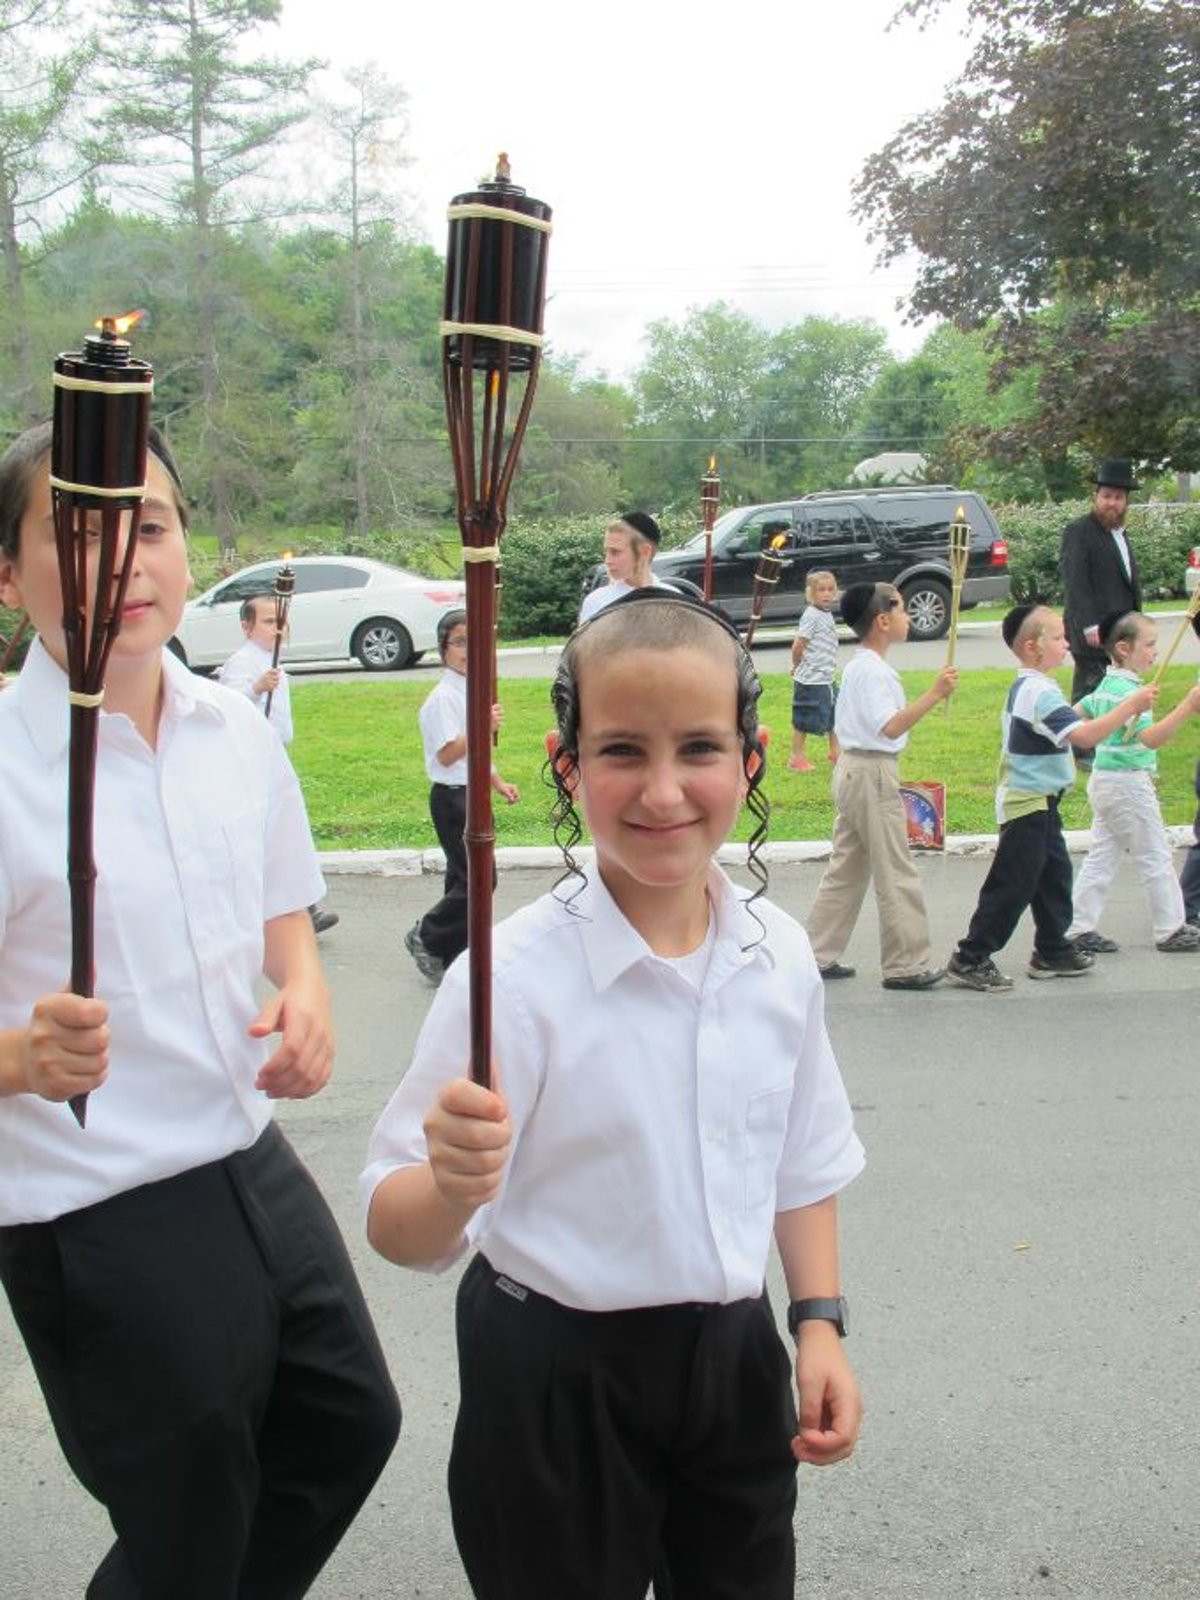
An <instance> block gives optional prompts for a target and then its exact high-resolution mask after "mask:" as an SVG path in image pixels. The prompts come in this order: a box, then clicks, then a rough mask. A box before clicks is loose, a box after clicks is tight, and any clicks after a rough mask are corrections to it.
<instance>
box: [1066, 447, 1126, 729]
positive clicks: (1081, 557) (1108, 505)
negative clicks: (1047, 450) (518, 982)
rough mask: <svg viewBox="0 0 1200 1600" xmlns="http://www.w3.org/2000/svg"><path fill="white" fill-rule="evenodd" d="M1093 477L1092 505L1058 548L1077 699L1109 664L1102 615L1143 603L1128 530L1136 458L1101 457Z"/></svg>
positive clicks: (1069, 527) (1072, 524) (1074, 699)
mask: <svg viewBox="0 0 1200 1600" xmlns="http://www.w3.org/2000/svg"><path fill="white" fill-rule="evenodd" d="M1092 483H1093V485H1094V493H1093V495H1092V509H1091V511H1089V512H1088V514H1087V516H1086V517H1080V518H1079V520H1078V521H1077V522H1069V523H1068V524H1067V526H1066V527H1065V528H1064V529H1063V536H1062V543H1061V545H1060V546H1059V552H1058V570H1059V574H1060V576H1061V578H1062V586H1063V601H1064V605H1063V621H1064V622H1065V623H1066V628H1067V638H1068V640H1069V641H1070V645H1071V655H1072V656H1073V657H1074V661H1075V676H1074V678H1073V680H1072V683H1071V701H1072V704H1074V705H1078V703H1079V701H1080V700H1081V699H1082V698H1083V696H1084V695H1085V694H1090V692H1091V691H1092V690H1093V689H1094V688H1095V687H1096V685H1097V684H1098V683H1099V682H1100V679H1101V678H1102V677H1103V676H1104V673H1105V671H1106V669H1107V667H1108V657H1107V656H1106V655H1105V654H1104V651H1103V649H1102V648H1101V644H1100V618H1101V617H1103V616H1105V615H1106V614H1107V613H1108V612H1110V611H1116V612H1125V611H1140V610H1141V609H1142V590H1141V584H1140V582H1139V580H1138V567H1137V558H1136V557H1135V556H1134V553H1133V546H1132V545H1131V544H1130V542H1129V538H1128V536H1127V534H1126V532H1125V515H1126V512H1127V511H1128V509H1129V496H1130V493H1131V492H1132V491H1133V490H1134V489H1136V488H1137V487H1138V485H1137V484H1136V483H1135V482H1134V481H1133V470H1132V463H1131V462H1129V461H1123V460H1109V461H1103V462H1101V464H1100V467H1099V470H1098V471H1097V473H1096V475H1095V477H1094V478H1093V479H1092Z"/></svg>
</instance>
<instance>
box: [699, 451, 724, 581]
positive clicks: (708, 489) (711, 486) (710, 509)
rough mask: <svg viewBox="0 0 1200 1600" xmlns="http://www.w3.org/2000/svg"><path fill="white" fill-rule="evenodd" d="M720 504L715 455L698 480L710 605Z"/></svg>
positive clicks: (711, 457)
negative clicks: (714, 539) (713, 545)
mask: <svg viewBox="0 0 1200 1600" xmlns="http://www.w3.org/2000/svg"><path fill="white" fill-rule="evenodd" d="M720 504H721V474H720V473H719V472H718V471H717V458H716V456H715V455H712V456H709V458H708V471H707V472H706V473H705V474H704V476H703V477H702V478H701V479H700V512H701V515H702V516H703V518H704V600H705V603H706V604H707V605H711V604H712V592H713V548H712V536H713V524H714V523H715V522H716V520H717V508H718V507H719V506H720Z"/></svg>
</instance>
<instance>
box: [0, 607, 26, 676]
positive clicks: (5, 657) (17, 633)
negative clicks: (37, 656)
mask: <svg viewBox="0 0 1200 1600" xmlns="http://www.w3.org/2000/svg"><path fill="white" fill-rule="evenodd" d="M28 628H29V613H28V611H22V612H21V614H20V616H19V617H18V618H17V625H16V627H15V628H14V629H13V631H12V633H11V634H10V635H9V638H8V642H7V643H6V644H5V646H4V649H3V651H0V674H2V673H5V672H7V671H8V669H9V667H11V666H12V664H13V658H14V657H15V656H16V653H17V646H18V645H19V644H20V642H21V640H22V639H23V638H24V637H25V634H26V632H27V630H28Z"/></svg>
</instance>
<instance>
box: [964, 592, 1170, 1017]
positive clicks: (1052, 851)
mask: <svg viewBox="0 0 1200 1600" xmlns="http://www.w3.org/2000/svg"><path fill="white" fill-rule="evenodd" d="M1003 633H1004V642H1005V644H1006V645H1007V646H1008V648H1009V649H1010V650H1011V651H1012V653H1013V654H1014V655H1015V656H1016V658H1017V660H1018V661H1019V662H1020V663H1021V668H1020V671H1019V672H1018V673H1017V676H1016V679H1015V680H1014V682H1013V685H1012V688H1011V689H1010V690H1009V691H1008V698H1007V699H1006V700H1005V703H1004V710H1003V712H1002V713H1001V717H1000V741H1001V757H1000V760H1001V766H1000V784H999V787H998V788H997V790H996V820H997V822H998V823H999V825H1000V835H999V839H998V841H997V845H996V854H995V855H994V856H993V857H992V864H991V867H990V868H989V870H988V875H987V877H986V878H985V879H984V882H983V887H982V889H980V891H979V903H978V905H977V906H976V908H975V914H974V915H973V916H972V918H971V925H970V927H969V928H968V929H967V933H966V937H965V938H964V939H961V940H960V941H959V944H958V948H957V949H956V950H955V952H954V954H953V955H952V956H951V957H950V960H949V962H948V963H947V966H946V975H947V977H948V978H949V979H950V980H951V981H952V982H953V983H957V984H959V985H961V986H962V987H963V988H964V989H977V990H979V991H980V992H981V993H984V994H987V993H999V992H1001V991H1004V990H1007V989H1011V988H1012V986H1013V981H1012V979H1011V978H1009V977H1007V976H1006V975H1005V974H1004V973H1003V972H1001V971H1000V969H999V968H998V967H997V966H996V963H995V962H994V961H993V960H992V956H993V955H994V954H995V952H996V951H997V950H1002V949H1003V948H1004V946H1005V945H1006V944H1007V943H1008V941H1009V940H1010V939H1011V938H1012V936H1013V934H1014V933H1015V932H1016V927H1017V923H1018V922H1019V921H1020V920H1021V917H1022V915H1023V914H1024V913H1025V911H1026V910H1029V911H1032V913H1033V927H1034V935H1033V954H1032V955H1031V956H1030V958H1029V966H1028V967H1027V969H1026V970H1027V971H1028V974H1029V976H1030V977H1031V978H1073V977H1078V976H1079V975H1080V974H1081V973H1084V972H1087V971H1088V970H1089V969H1090V968H1091V966H1092V963H1093V961H1094V959H1095V958H1094V957H1093V956H1091V955H1088V954H1087V953H1086V952H1085V951H1083V950H1077V949H1076V948H1075V946H1074V945H1073V944H1072V943H1071V941H1070V939H1069V938H1068V937H1067V934H1068V930H1069V928H1070V926H1071V858H1070V856H1069V855H1068V854H1067V846H1066V842H1065V840H1064V839H1063V830H1062V819H1061V817H1060V816H1059V810H1058V805H1059V801H1060V800H1061V798H1062V795H1063V791H1064V790H1065V789H1067V788H1069V787H1070V785H1071V783H1072V782H1073V781H1074V777H1075V762H1074V759H1073V757H1072V754H1071V750H1072V747H1073V746H1076V745H1078V746H1079V747H1080V748H1081V749H1084V750H1091V749H1093V748H1094V747H1095V746H1096V745H1098V744H1099V743H1100V741H1101V740H1102V739H1105V738H1107V737H1108V735H1109V734H1110V733H1115V732H1116V730H1117V729H1118V728H1121V727H1123V726H1124V725H1125V724H1126V723H1127V722H1128V721H1129V720H1130V718H1132V717H1136V716H1137V715H1138V714H1139V713H1140V712H1142V711H1146V710H1148V709H1149V707H1150V706H1151V705H1153V703H1154V698H1155V696H1156V694H1157V693H1158V691H1157V689H1155V688H1154V687H1152V686H1151V685H1149V684H1143V685H1142V686H1141V687H1140V688H1134V689H1133V690H1132V692H1131V693H1130V694H1129V695H1127V696H1126V697H1125V698H1124V699H1122V700H1121V702H1120V703H1119V704H1118V705H1115V706H1114V707H1113V708H1112V710H1110V711H1108V712H1107V713H1106V714H1105V715H1104V716H1101V717H1095V718H1092V719H1091V720H1085V719H1084V718H1083V717H1082V716H1081V715H1080V714H1079V712H1078V711H1077V710H1076V709H1075V708H1074V707H1073V706H1071V705H1068V703H1067V701H1066V699H1065V697H1064V695H1063V692H1062V690H1061V689H1060V688H1059V687H1058V684H1057V683H1055V681H1054V679H1053V678H1051V677H1049V676H1047V674H1048V673H1051V672H1053V671H1054V669H1055V668H1056V667H1061V666H1062V664H1063V662H1064V661H1065V660H1066V657H1067V636H1066V632H1065V631H1064V629H1063V621H1062V618H1061V617H1060V616H1059V615H1058V613H1057V612H1054V611H1051V610H1050V608H1049V607H1048V606H1038V605H1024V606H1014V608H1013V609H1012V610H1011V611H1010V612H1009V613H1008V615H1007V616H1006V617H1005V619H1004V623H1003Z"/></svg>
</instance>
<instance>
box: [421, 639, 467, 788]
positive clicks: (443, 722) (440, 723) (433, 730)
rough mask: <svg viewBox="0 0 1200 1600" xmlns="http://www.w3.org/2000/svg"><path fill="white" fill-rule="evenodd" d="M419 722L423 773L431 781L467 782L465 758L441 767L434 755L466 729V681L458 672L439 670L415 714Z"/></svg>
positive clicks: (456, 785)
mask: <svg viewBox="0 0 1200 1600" xmlns="http://www.w3.org/2000/svg"><path fill="white" fill-rule="evenodd" d="M418 721H419V722H420V724H421V743H422V744H423V746H424V748H425V776H426V777H427V778H428V779H429V781H430V783H445V784H449V785H450V787H451V788H454V789H460V788H462V787H463V786H464V785H465V784H466V781H467V758H466V756H465V755H463V756H460V757H459V758H458V760H457V761H453V762H451V764H450V765H449V766H448V767H444V766H443V765H442V763H441V762H440V761H439V760H438V758H437V753H438V751H439V750H441V749H443V748H444V747H445V746H446V745H448V744H450V743H451V742H452V741H453V740H455V739H461V738H462V736H463V734H464V733H466V731H467V680H466V677H465V676H464V675H463V674H462V673H461V672H452V671H451V670H450V668H449V667H447V668H446V670H445V671H444V672H443V673H442V675H441V677H440V678H439V679H438V681H437V683H436V684H435V685H434V688H433V690H432V692H431V693H430V694H429V695H428V696H427V697H426V700H425V703H424V705H423V706H422V707H421V710H420V713H419V715H418Z"/></svg>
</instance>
